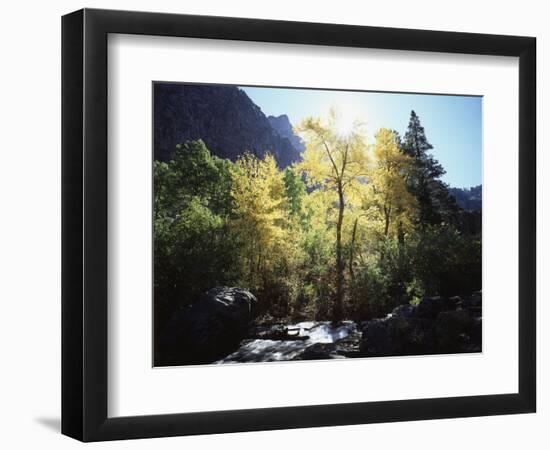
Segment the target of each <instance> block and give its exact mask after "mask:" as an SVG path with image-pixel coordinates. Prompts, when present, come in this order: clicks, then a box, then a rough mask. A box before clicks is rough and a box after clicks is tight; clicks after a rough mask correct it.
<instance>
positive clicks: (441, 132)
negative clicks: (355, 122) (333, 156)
mask: <svg viewBox="0 0 550 450" xmlns="http://www.w3.org/2000/svg"><path fill="white" fill-rule="evenodd" d="M241 89H243V90H244V91H245V92H246V93H247V95H248V96H249V97H250V98H251V99H252V101H253V102H254V103H256V105H258V106H259V107H260V108H261V109H262V111H263V112H264V114H265V115H274V116H278V115H281V114H286V115H287V116H288V117H289V119H290V122H291V123H292V124H293V125H296V124H298V123H299V122H300V121H301V119H303V118H304V117H307V116H326V114H327V113H328V110H329V109H330V108H331V106H336V107H337V108H338V110H339V111H340V113H341V114H343V116H344V117H352V118H353V119H354V118H355V117H358V118H360V119H362V120H365V121H366V123H367V133H368V135H369V141H370V142H371V143H372V142H373V140H374V138H373V136H374V134H375V133H376V131H377V130H378V129H380V128H382V127H384V128H391V129H395V130H397V131H399V133H400V134H401V136H403V135H404V134H405V132H406V130H407V125H408V123H409V116H410V113H411V110H414V111H415V112H416V114H417V115H418V116H419V117H420V122H421V123H422V125H423V126H424V130H425V132H426V136H427V138H428V141H429V142H430V143H431V144H432V145H433V147H434V149H433V150H432V154H433V155H434V157H435V158H436V159H437V160H439V162H440V163H441V164H442V165H443V167H444V168H445V170H446V171H447V173H446V174H445V175H444V176H443V180H444V181H445V182H446V183H448V184H449V185H451V186H453V187H470V186H475V185H478V184H481V182H482V181H481V176H482V175H481V173H482V167H481V164H482V153H481V147H482V119H481V117H482V98H481V97H470V96H455V95H430V94H401V93H396V94H394V93H382V92H350V91H325V90H313V89H287V88H264V87H241Z"/></svg>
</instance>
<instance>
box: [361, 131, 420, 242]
mask: <svg viewBox="0 0 550 450" xmlns="http://www.w3.org/2000/svg"><path fill="white" fill-rule="evenodd" d="M411 163H412V161H411V158H410V157H409V156H407V155H405V154H404V153H403V152H401V150H400V148H399V141H398V137H397V134H396V133H395V132H394V131H391V130H389V129H387V128H381V129H380V130H379V131H378V133H377V134H376V142H375V144H374V147H373V165H372V169H371V171H370V174H369V190H368V194H369V196H368V204H369V205H370V208H371V209H370V214H369V217H370V218H371V220H374V221H375V222H376V224H375V225H376V230H377V232H378V234H379V235H380V236H384V237H388V236H393V237H398V238H399V240H400V241H401V240H402V239H403V237H404V235H405V234H406V233H407V232H409V231H410V230H411V229H412V227H413V223H414V220H413V219H414V217H415V216H416V213H417V209H418V206H417V202H416V199H415V197H414V196H413V195H411V194H410V192H409V191H408V189H407V178H406V177H407V175H408V173H409V172H410V169H411Z"/></svg>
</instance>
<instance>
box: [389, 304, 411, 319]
mask: <svg viewBox="0 0 550 450" xmlns="http://www.w3.org/2000/svg"><path fill="white" fill-rule="evenodd" d="M415 312H416V308H415V307H414V305H411V304H410V303H406V304H404V305H399V306H397V307H395V308H394V309H393V311H392V312H391V315H392V316H396V317H405V318H406V319H408V318H411V317H413V316H414V315H415Z"/></svg>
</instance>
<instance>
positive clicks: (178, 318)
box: [157, 287, 257, 365]
mask: <svg viewBox="0 0 550 450" xmlns="http://www.w3.org/2000/svg"><path fill="white" fill-rule="evenodd" d="M256 301H257V300H256V298H255V297H254V296H253V295H252V294H251V293H250V292H249V291H247V290H246V289H241V288H236V287H217V288H214V289H210V290H209V291H208V292H206V293H205V294H203V296H202V297H201V298H200V299H199V300H198V301H197V302H196V303H194V304H193V305H192V306H190V307H189V308H187V309H185V310H183V311H180V312H179V313H178V314H176V315H175V316H174V317H173V318H172V319H171V320H170V321H169V323H168V325H167V327H166V329H165V331H164V333H163V334H162V336H161V338H160V339H161V345H160V349H161V352H160V355H158V356H159V357H158V359H159V361H157V363H158V365H184V364H200V363H207V362H213V361H215V360H216V359H218V358H221V357H224V356H226V355H228V354H229V353H231V352H233V351H235V349H236V348H237V347H238V345H239V342H240V341H241V339H243V338H244V337H245V336H246V334H247V332H248V327H249V325H250V322H251V320H252V318H253V307H254V304H255V303H256Z"/></svg>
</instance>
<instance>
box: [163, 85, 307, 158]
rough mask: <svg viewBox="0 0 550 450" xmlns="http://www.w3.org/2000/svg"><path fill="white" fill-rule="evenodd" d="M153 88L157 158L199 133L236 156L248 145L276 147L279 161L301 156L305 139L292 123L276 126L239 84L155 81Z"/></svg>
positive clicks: (215, 149) (217, 149) (217, 150)
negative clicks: (300, 147)
mask: <svg viewBox="0 0 550 450" xmlns="http://www.w3.org/2000/svg"><path fill="white" fill-rule="evenodd" d="M153 89H154V157H155V159H156V160H161V161H166V160H169V159H170V158H171V155H172V152H173V151H174V149H175V146H176V144H179V143H182V142H185V141H187V140H194V139H202V140H203V141H204V142H205V143H206V145H207V146H208V148H209V149H210V151H211V152H212V154H214V155H216V156H219V157H221V158H228V159H231V160H233V161H234V160H235V159H237V158H238V156H239V155H242V154H243V153H244V152H246V151H250V152H252V153H254V154H256V155H257V156H259V157H262V156H264V155H265V154H266V153H268V152H269V153H272V154H273V155H274V157H275V159H276V160H277V163H278V164H279V166H280V167H286V166H288V165H290V164H292V163H293V162H295V161H297V160H299V159H300V150H299V147H297V143H298V142H300V141H299V138H298V137H297V136H294V134H293V133H292V127H291V126H290V123H288V126H287V127H286V128H285V131H276V130H275V129H274V128H273V127H272V125H271V124H270V121H269V120H268V118H267V117H266V116H265V115H264V113H263V112H262V111H261V109H260V108H259V107H258V106H257V105H255V104H254V102H252V100H251V99H250V98H249V97H248V96H247V95H246V93H245V92H243V91H242V90H241V89H239V88H238V87H236V86H218V85H193V84H182V83H155V84H154V87H153ZM285 117H286V116H285ZM286 120H287V122H288V118H287V119H286ZM280 122H282V121H280ZM281 130H282V128H281ZM289 138H290V139H292V141H291V140H289Z"/></svg>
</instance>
